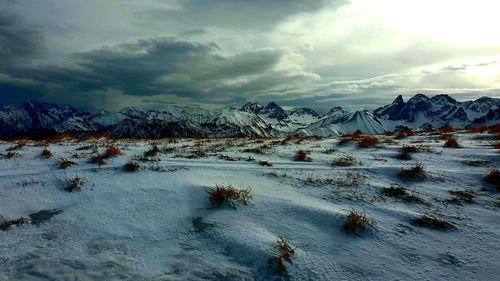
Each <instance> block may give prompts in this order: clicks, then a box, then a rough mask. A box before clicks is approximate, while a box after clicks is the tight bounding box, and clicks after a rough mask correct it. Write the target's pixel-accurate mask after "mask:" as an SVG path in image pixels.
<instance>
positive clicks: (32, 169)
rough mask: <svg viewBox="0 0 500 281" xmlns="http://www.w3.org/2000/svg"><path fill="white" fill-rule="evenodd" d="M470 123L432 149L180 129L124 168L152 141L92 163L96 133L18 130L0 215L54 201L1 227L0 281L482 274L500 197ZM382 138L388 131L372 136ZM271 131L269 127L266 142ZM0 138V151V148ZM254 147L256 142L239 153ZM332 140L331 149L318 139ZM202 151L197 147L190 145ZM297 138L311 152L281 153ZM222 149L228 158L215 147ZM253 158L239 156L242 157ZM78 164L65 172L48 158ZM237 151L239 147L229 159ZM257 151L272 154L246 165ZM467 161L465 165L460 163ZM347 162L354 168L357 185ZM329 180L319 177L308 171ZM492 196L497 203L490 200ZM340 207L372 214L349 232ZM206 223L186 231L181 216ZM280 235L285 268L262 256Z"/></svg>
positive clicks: (492, 275)
mask: <svg viewBox="0 0 500 281" xmlns="http://www.w3.org/2000/svg"><path fill="white" fill-rule="evenodd" d="M476 136H477V135H475V134H465V133H463V134H457V137H458V139H459V141H460V142H461V144H462V145H463V146H464V148H461V149H445V148H443V147H442V145H443V141H441V140H439V139H437V138H435V137H433V136H428V135H417V136H413V137H410V138H408V139H405V140H402V141H400V142H398V141H396V142H395V143H392V144H391V143H388V144H384V145H383V146H381V147H379V148H374V149H358V148H357V147H356V146H355V145H354V144H352V143H351V144H347V145H344V146H340V147H339V146H338V145H337V142H338V140H337V139H336V138H331V139H323V140H319V141H314V140H304V141H302V142H301V143H297V142H296V141H295V140H292V141H290V142H289V143H288V144H280V143H278V142H275V140H274V139H247V138H245V139H208V140H207V139H201V140H193V139H180V140H178V141H177V142H176V143H171V142H169V141H168V140H164V141H156V142H154V143H157V144H158V145H159V146H160V148H162V149H163V148H173V150H165V151H170V152H165V153H162V154H161V155H160V156H159V158H158V162H155V161H153V162H151V161H148V162H140V164H141V165H142V166H143V167H144V169H142V170H140V171H137V172H134V173H127V172H125V171H123V169H122V167H123V164H124V163H126V162H127V161H129V160H130V159H133V158H135V157H136V156H140V155H142V153H143V152H144V151H146V150H148V149H149V148H150V147H151V144H152V142H149V141H145V140H119V141H116V142H115V143H114V145H115V146H118V147H120V148H121V149H122V151H123V155H120V156H118V157H115V158H111V159H110V162H109V163H108V164H107V165H104V166H101V167H98V166H96V165H93V164H90V163H89V162H88V159H89V157H90V156H91V155H92V154H93V152H92V151H91V150H76V149H77V148H79V147H83V146H87V145H92V144H96V145H97V146H98V147H99V151H100V152H103V150H104V148H105V146H106V143H105V142H104V141H99V142H95V143H94V142H92V141H88V142H81V143H77V142H76V141H69V140H68V141H64V142H62V143H60V144H50V145H49V149H50V150H51V151H52V152H53V153H54V155H55V157H54V158H52V159H44V158H41V157H40V156H39V155H40V152H41V150H42V149H43V146H42V145H41V144H40V143H34V142H30V143H28V145H27V146H26V147H24V148H22V150H20V151H19V153H20V154H21V156H20V157H19V158H13V159H0V214H1V215H2V216H4V217H5V218H11V219H14V218H18V217H25V216H27V215H28V214H31V213H34V212H37V211H40V210H45V209H54V208H57V209H61V210H63V213H61V214H59V215H57V216H55V217H53V218H51V219H50V220H49V221H47V222H45V223H43V224H41V225H39V226H34V225H22V226H18V227H12V228H10V229H8V230H7V231H0V280H287V279H290V280H495V279H497V278H498V276H500V243H499V242H500V227H499V222H500V206H499V205H498V202H499V195H498V193H495V192H494V187H493V186H489V185H488V184H486V183H484V181H483V177H484V174H485V172H486V171H487V170H488V168H491V167H497V168H498V167H499V161H500V160H499V158H500V157H499V154H498V150H497V151H495V150H494V149H492V147H491V145H489V143H488V141H481V140H479V141H478V140H474V138H475V137H476ZM381 138H389V137H381ZM278 141H280V139H279V140H278ZM409 143H413V144H414V145H425V146H429V148H431V149H432V150H433V152H432V153H426V152H419V153H415V154H414V155H413V156H414V160H411V161H402V160H397V159H396V158H395V157H394V156H395V155H396V154H397V153H398V150H399V148H400V147H401V146H402V145H403V144H409ZM12 145H13V144H11V143H0V152H4V151H5V150H6V149H7V148H9V147H11V146H12ZM262 145H267V146H269V147H270V148H267V147H264V148H262V149H263V154H254V153H247V152H243V150H244V149H247V148H255V147H261V146H262ZM332 147H334V148H336V149H337V151H336V152H334V153H332V154H325V153H323V152H324V150H325V149H326V148H332ZM200 149H203V150H204V151H205V152H206V153H207V154H208V156H205V157H201V158H198V159H192V157H189V156H190V155H192V154H193V152H196V151H199V150H200ZM299 149H307V150H310V151H311V157H312V161H311V162H295V161H293V155H294V153H295V152H296V151H297V150H299ZM220 155H223V156H228V157H233V158H235V159H233V160H237V161H228V160H224V159H221V158H219V156H220ZM346 155H352V156H354V157H355V158H356V159H357V160H358V161H360V162H362V163H359V164H358V165H355V166H352V167H331V166H329V165H328V162H329V161H331V160H333V159H336V158H338V157H341V156H346ZM249 156H250V157H253V158H255V159H256V160H255V161H246V158H247V157H249ZM63 157H64V158H68V159H72V160H74V161H76V162H78V165H77V166H73V167H70V168H68V169H66V170H60V169H58V167H57V159H59V158H63ZM237 158H241V159H237ZM258 160H267V161H270V162H272V163H273V166H272V167H262V166H260V165H258V163H257V161H258ZM471 160H480V161H479V162H474V163H479V164H477V165H475V166H471V165H466V163H472V162H466V161H471ZM417 162H420V163H423V164H424V165H425V167H426V169H427V171H429V172H428V173H429V176H428V178H426V179H425V180H423V181H409V182H407V181H401V180H400V179H398V178H397V177H396V174H397V172H398V171H399V170H400V168H401V167H404V166H407V165H410V164H414V163H417ZM348 172H351V173H357V174H358V175H359V176H361V177H364V178H365V182H364V183H361V184H360V185H359V186H356V185H353V186H349V185H342V184H341V183H342V182H344V183H345V182H347V183H348V182H349V180H350V175H352V174H347V173H348ZM75 175H78V176H79V177H81V178H83V179H84V181H85V184H84V186H83V188H82V190H81V191H79V192H73V193H68V192H66V191H64V190H63V188H64V179H65V177H67V178H70V177H74V176H75ZM327 178H336V179H338V180H339V181H338V182H339V183H337V184H325V183H321V182H320V181H318V179H327ZM217 184H232V185H234V186H236V187H240V188H251V189H252V194H253V200H252V201H251V203H250V204H249V205H247V206H244V205H238V206H237V208H236V209H232V208H228V207H222V208H214V207H212V206H211V205H210V204H209V201H208V198H207V194H206V192H205V190H206V189H207V188H211V187H214V186H215V185H217ZM393 184H399V185H402V186H405V187H406V188H408V189H409V190H412V191H414V192H415V193H416V194H418V195H419V196H421V197H422V198H423V199H424V200H425V201H427V202H429V203H430V204H431V206H430V207H428V206H425V205H420V204H406V203H404V202H400V201H398V200H395V199H393V198H390V197H384V196H381V195H380V191H381V189H382V188H385V187H389V186H391V185H393ZM462 189H472V190H474V191H475V192H477V198H476V201H477V203H476V204H464V205H462V206H460V205H454V204H447V203H445V202H444V200H446V199H449V198H450V196H451V195H450V194H449V193H448V190H462ZM495 202H497V203H496V204H495ZM350 209H355V210H360V211H365V212H366V214H367V215H368V216H369V217H371V218H373V219H374V220H375V221H376V225H375V226H374V227H371V228H370V229H369V230H368V231H366V232H364V233H361V234H359V235H352V234H349V233H346V232H344V231H343V230H342V224H343V221H344V218H345V215H346V213H347V212H348V210H350ZM423 212H432V213H438V214H439V215H440V216H442V217H444V218H446V219H448V220H450V221H453V222H454V223H456V229H454V230H449V231H439V230H433V229H428V228H422V227H417V226H414V225H412V224H411V221H412V219H414V218H416V217H417V216H418V215H419V214H421V213H423ZM196 219H198V220H197V221H199V220H201V221H202V222H203V223H208V224H213V227H209V228H207V229H206V230H204V231H201V230H197V229H196V228H195V227H194V224H193V221H196ZM280 234H281V235H283V236H284V237H286V238H287V239H288V240H289V241H290V244H291V245H293V246H295V247H297V250H296V256H295V257H294V259H293V263H291V264H287V268H288V274H289V275H288V276H287V277H283V276H280V275H277V274H276V273H274V272H272V271H271V270H270V269H269V268H268V266H267V260H268V258H269V257H270V254H269V252H268V250H269V249H270V248H272V247H273V245H275V242H276V236H277V235H280Z"/></svg>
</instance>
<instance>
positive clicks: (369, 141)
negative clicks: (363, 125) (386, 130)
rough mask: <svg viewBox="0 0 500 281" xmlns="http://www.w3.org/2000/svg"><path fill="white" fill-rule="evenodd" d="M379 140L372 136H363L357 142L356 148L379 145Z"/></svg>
mask: <svg viewBox="0 0 500 281" xmlns="http://www.w3.org/2000/svg"><path fill="white" fill-rule="evenodd" d="M379 143H380V140H379V139H378V138H377V137H374V136H364V137H362V138H361V139H360V140H358V148H369V147H374V146H375V145H377V144H379Z"/></svg>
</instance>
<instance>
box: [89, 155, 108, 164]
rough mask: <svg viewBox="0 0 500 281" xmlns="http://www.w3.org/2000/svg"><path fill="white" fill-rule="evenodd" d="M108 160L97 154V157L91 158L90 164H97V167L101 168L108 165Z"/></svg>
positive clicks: (104, 156)
mask: <svg viewBox="0 0 500 281" xmlns="http://www.w3.org/2000/svg"><path fill="white" fill-rule="evenodd" d="M106 159H107V157H106V155H101V154H97V155H93V156H92V157H90V163H92V164H95V165H99V167H100V166H103V165H106V163H107V160H106Z"/></svg>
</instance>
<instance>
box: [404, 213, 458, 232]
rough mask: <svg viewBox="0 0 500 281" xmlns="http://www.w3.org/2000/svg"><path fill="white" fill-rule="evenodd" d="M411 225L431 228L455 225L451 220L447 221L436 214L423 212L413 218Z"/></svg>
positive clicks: (446, 227)
mask: <svg viewBox="0 0 500 281" xmlns="http://www.w3.org/2000/svg"><path fill="white" fill-rule="evenodd" d="M412 223H413V225H416V226H421V227H429V228H432V229H440V230H447V229H452V228H454V227H455V224H454V223H453V222H450V221H447V220H445V219H443V218H440V217H438V216H436V215H433V214H429V213H424V214H422V215H420V217H418V218H416V219H414V220H413V222H412Z"/></svg>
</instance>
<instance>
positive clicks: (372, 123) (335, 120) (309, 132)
mask: <svg viewBox="0 0 500 281" xmlns="http://www.w3.org/2000/svg"><path fill="white" fill-rule="evenodd" d="M357 130H360V131H362V132H363V133H365V134H382V133H383V132H385V131H386V129H385V128H384V127H383V126H382V124H381V123H380V122H379V121H378V120H377V118H376V117H374V116H373V114H371V113H370V112H368V111H366V110H365V111H355V112H350V113H348V112H345V111H343V110H342V109H340V110H339V109H337V110H332V111H330V114H328V115H327V116H326V117H325V118H323V119H321V120H320V121H318V122H316V123H314V124H311V125H310V126H307V127H305V128H303V129H299V130H297V132H296V133H297V134H299V135H306V136H313V135H317V136H337V135H341V134H347V133H353V132H355V131H357Z"/></svg>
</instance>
